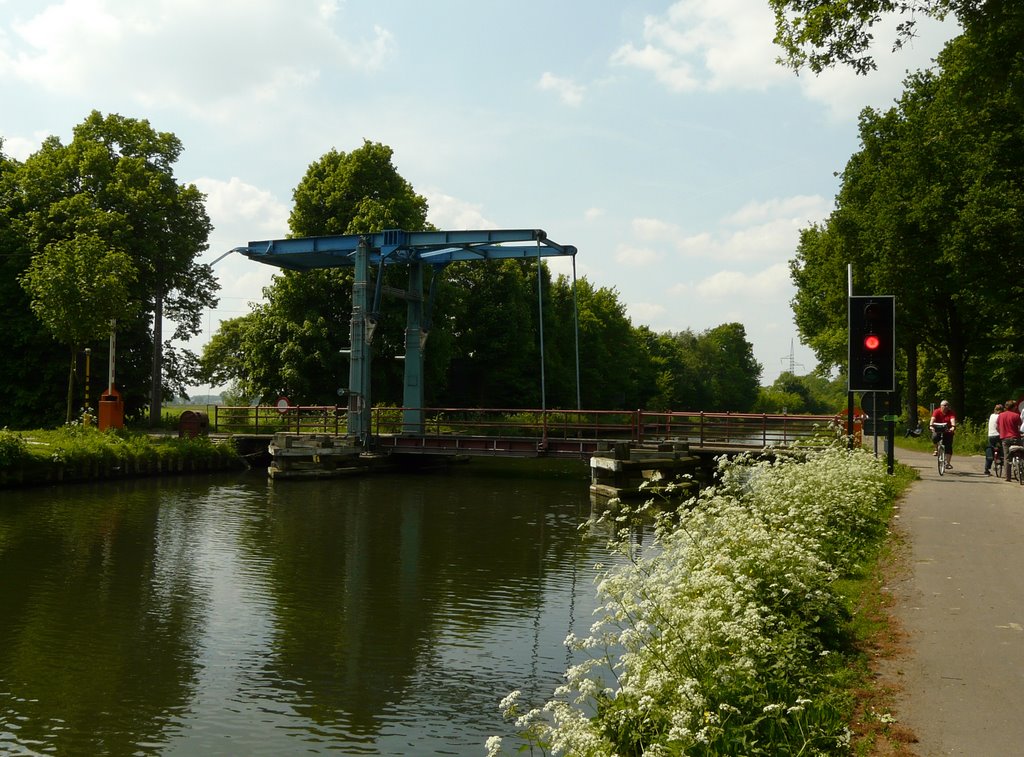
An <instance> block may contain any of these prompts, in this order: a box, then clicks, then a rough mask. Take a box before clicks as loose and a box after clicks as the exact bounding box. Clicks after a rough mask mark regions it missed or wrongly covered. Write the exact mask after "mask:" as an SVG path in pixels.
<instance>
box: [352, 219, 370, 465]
mask: <svg viewBox="0 0 1024 757" xmlns="http://www.w3.org/2000/svg"><path fill="white" fill-rule="evenodd" d="M353 273H354V281H353V284H352V321H351V325H350V331H349V344H350V345H351V354H350V355H349V358H350V359H349V369H348V388H349V397H348V433H349V434H350V435H351V436H354V437H355V438H356V440H357V441H358V442H359V443H360V444H363V445H364V446H365V445H366V444H367V443H368V441H369V438H370V408H371V405H370V347H371V343H372V341H373V323H372V322H371V320H370V318H369V317H368V312H369V302H370V293H369V280H370V249H369V246H368V245H367V243H366V239H365V238H362V237H360V239H359V244H358V246H357V247H356V252H355V266H354V271H353Z"/></svg>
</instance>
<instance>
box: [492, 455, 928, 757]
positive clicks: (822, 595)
mask: <svg viewBox="0 0 1024 757" xmlns="http://www.w3.org/2000/svg"><path fill="white" fill-rule="evenodd" d="M719 473H720V475H721V477H720V483H719V484H718V485H717V486H716V487H714V488H709V489H706V490H704V491H703V492H702V493H701V494H699V495H698V496H697V497H695V498H692V499H690V500H688V501H686V502H685V503H684V504H683V505H682V506H681V507H679V508H678V509H666V508H663V506H662V503H661V502H659V501H656V500H651V501H650V502H648V503H646V504H645V505H642V506H640V507H639V508H637V509H634V510H629V509H619V510H617V511H616V512H615V514H614V516H612V515H608V516H606V518H609V519H612V520H611V523H612V525H613V526H614V528H615V529H616V530H617V532H618V533H617V536H616V538H615V539H614V540H613V543H612V546H613V547H614V548H615V549H617V550H619V551H621V552H622V553H624V554H625V555H626V556H627V557H628V558H629V559H628V560H627V561H625V562H624V563H623V565H622V567H617V568H614V569H611V570H609V571H607V573H606V574H605V575H604V577H603V579H602V580H601V582H600V584H599V587H598V592H599V596H600V598H601V599H602V600H603V603H604V604H603V608H602V611H600V612H599V614H598V619H597V622H596V623H595V624H594V625H593V626H592V627H591V632H590V634H589V635H588V636H587V637H586V638H577V637H574V636H570V638H569V639H567V642H566V643H567V644H569V645H570V646H571V647H572V648H574V649H575V650H577V653H578V655H579V656H580V657H581V658H582V662H579V663H578V664H576V665H574V666H572V667H571V668H569V670H567V672H566V684H565V685H563V686H561V687H559V688H558V689H557V690H556V691H555V693H554V696H553V697H552V698H551V699H550V700H549V701H547V702H546V703H542V704H540V705H539V706H536V705H535V703H522V702H520V701H519V700H518V696H519V695H518V692H513V694H511V695H509V696H508V697H506V699H505V700H504V701H503V703H502V707H503V708H504V710H505V712H506V715H508V716H509V717H511V718H512V719H513V723H514V726H513V727H514V728H515V729H516V731H517V732H518V733H519V736H520V737H521V738H523V739H525V741H526V742H527V744H528V745H529V746H533V747H536V748H538V749H540V751H541V753H549V752H550V753H553V754H573V755H613V754H620V755H633V754H637V755H638V754H648V755H674V754H690V755H723V754H744V755H797V754H837V755H838V754H847V753H849V751H850V749H851V742H852V740H853V733H852V731H851V730H850V728H849V724H850V723H851V722H852V719H853V712H854V697H853V693H852V692H853V690H854V689H855V688H857V687H858V686H860V685H862V684H864V682H865V680H866V673H865V670H866V664H865V662H864V658H863V656H862V654H861V653H860V652H859V651H858V634H862V633H870V629H869V628H868V629H865V627H864V626H863V625H862V624H859V623H858V621H857V618H856V615H855V611H854V608H856V607H858V606H859V605H860V601H859V597H860V595H861V594H862V593H863V592H866V591H870V590H871V589H870V584H871V582H870V580H869V579H868V576H869V575H870V573H871V566H872V565H873V564H874V562H875V560H876V559H877V555H878V551H879V549H880V546H881V545H883V544H884V543H885V539H886V535H887V524H888V522H889V519H890V517H891V515H892V509H893V503H894V500H895V498H896V496H897V494H898V492H899V491H901V490H902V488H904V487H905V486H906V485H907V484H908V482H909V481H910V480H911V478H912V472H907V471H901V475H899V476H888V475H887V474H886V470H885V463H884V460H883V459H880V458H876V457H874V456H873V455H871V454H869V453H867V452H866V451H864V450H848V449H846V448H845V447H843V446H835V447H829V448H827V449H823V450H816V451H808V452H806V453H802V454H801V455H800V456H799V457H797V456H795V455H794V456H788V457H787V456H785V455H778V456H777V457H776V458H775V459H774V460H772V461H764V460H757V459H755V458H754V457H742V458H737V459H736V460H734V461H731V462H727V461H725V460H724V459H723V460H722V462H721V463H720V469H719ZM638 518H653V519H654V522H655V537H654V543H653V545H650V544H648V545H645V546H643V547H642V548H641V547H639V546H638V540H637V539H636V538H635V530H634V526H635V522H636V519H638ZM488 746H489V751H490V753H491V754H498V753H500V752H501V750H502V744H501V739H500V738H497V737H494V738H492V739H491V740H490V741H489V744H488Z"/></svg>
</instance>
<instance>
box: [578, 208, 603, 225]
mask: <svg viewBox="0 0 1024 757" xmlns="http://www.w3.org/2000/svg"><path fill="white" fill-rule="evenodd" d="M605 215H607V213H606V212H605V210H604V208H587V209H586V210H585V211H584V212H583V218H584V220H586V221H588V222H592V221H596V220H598V219H600V218H604V216H605Z"/></svg>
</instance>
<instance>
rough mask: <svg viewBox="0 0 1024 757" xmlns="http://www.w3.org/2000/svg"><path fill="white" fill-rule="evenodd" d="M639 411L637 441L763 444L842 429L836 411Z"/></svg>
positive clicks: (783, 442) (820, 435)
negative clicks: (812, 413) (667, 440)
mask: <svg viewBox="0 0 1024 757" xmlns="http://www.w3.org/2000/svg"><path fill="white" fill-rule="evenodd" d="M637 412H638V414H639V418H638V423H637V428H638V438H637V441H640V442H642V441H644V440H645V439H685V440H687V441H689V442H690V443H691V444H695V445H697V446H700V447H714V446H719V445H721V446H728V447H751V448H761V447H768V446H781V445H787V444H792V443H793V442H796V441H806V440H808V439H815V438H821V439H822V440H826V439H832V438H835V436H836V434H837V432H838V431H839V430H840V429H841V421H840V419H839V418H838V417H837V416H834V415H786V414H783V415H769V414H767V413H706V412H665V413H658V412H649V411H637ZM837 424H838V425H837Z"/></svg>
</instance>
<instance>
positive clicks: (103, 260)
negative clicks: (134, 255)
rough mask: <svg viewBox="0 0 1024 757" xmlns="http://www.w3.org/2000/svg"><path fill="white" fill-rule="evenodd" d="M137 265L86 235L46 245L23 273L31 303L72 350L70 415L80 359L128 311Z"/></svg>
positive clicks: (95, 238)
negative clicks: (90, 343) (77, 364)
mask: <svg viewBox="0 0 1024 757" xmlns="http://www.w3.org/2000/svg"><path fill="white" fill-rule="evenodd" d="M134 280H135V266H134V265H133V264H132V261H131V259H130V258H129V257H128V256H127V255H126V254H124V253H123V252H121V251H119V250H112V249H110V248H109V247H107V244H106V243H105V242H104V241H103V240H102V239H100V238H99V237H97V236H94V235H91V234H82V235H79V236H76V237H74V238H72V239H62V240H59V241H57V242H53V243H52V244H49V245H47V247H46V249H44V250H43V251H42V252H41V253H39V254H37V255H36V256H35V257H34V258H33V259H32V263H31V264H30V265H29V267H28V270H27V271H26V272H25V273H24V274H23V275H22V277H21V284H22V286H23V287H24V288H25V290H26V291H27V292H29V294H30V295H31V297H32V303H31V307H32V310H33V312H34V313H35V314H36V315H37V316H38V317H39V320H40V321H42V322H43V324H44V325H45V326H46V328H47V329H49V331H50V332H51V333H52V334H53V336H54V338H55V339H56V340H57V341H58V342H61V343H62V344H65V345H67V346H68V348H69V349H70V354H71V363H70V368H69V370H68V391H67V413H66V417H65V422H67V423H70V422H71V419H72V414H73V410H74V390H75V363H76V358H77V356H78V351H79V349H80V348H81V347H83V346H84V345H85V344H87V343H88V342H89V341H91V340H94V339H98V338H100V337H102V336H103V335H104V334H106V333H108V331H109V329H110V322H111V321H112V320H115V319H123V318H125V317H126V316H127V315H128V314H129V312H130V311H129V307H130V297H131V295H130V293H129V289H130V286H131V284H132V282H133V281H134Z"/></svg>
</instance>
